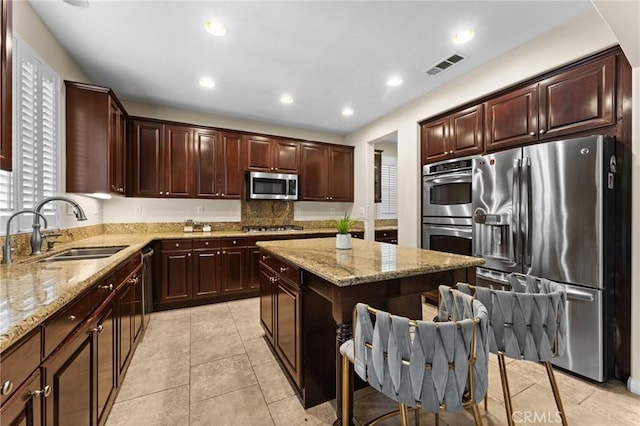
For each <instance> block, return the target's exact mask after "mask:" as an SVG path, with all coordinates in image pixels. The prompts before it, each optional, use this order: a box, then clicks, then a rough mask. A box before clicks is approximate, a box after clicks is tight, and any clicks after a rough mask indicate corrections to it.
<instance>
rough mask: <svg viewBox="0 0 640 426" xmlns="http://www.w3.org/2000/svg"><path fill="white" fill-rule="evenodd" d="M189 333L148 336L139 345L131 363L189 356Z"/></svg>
mask: <svg viewBox="0 0 640 426" xmlns="http://www.w3.org/2000/svg"><path fill="white" fill-rule="evenodd" d="M189 348H190V342H189V333H188V332H187V333H175V334H167V335H161V334H160V333H157V334H155V335H151V336H147V335H146V334H145V336H144V338H143V340H142V342H141V343H140V345H138V347H137V349H136V352H135V354H134V356H133V359H132V361H131V364H134V363H135V364H137V363H139V362H148V361H151V360H158V359H164V358H176V357H180V356H183V357H189Z"/></svg>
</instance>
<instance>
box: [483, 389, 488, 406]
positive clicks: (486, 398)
mask: <svg viewBox="0 0 640 426" xmlns="http://www.w3.org/2000/svg"><path fill="white" fill-rule="evenodd" d="M488 406H489V391H488V390H487V393H486V394H485V395H484V411H487V409H488V408H487V407H488Z"/></svg>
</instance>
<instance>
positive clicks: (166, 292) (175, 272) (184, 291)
mask: <svg viewBox="0 0 640 426" xmlns="http://www.w3.org/2000/svg"><path fill="white" fill-rule="evenodd" d="M161 257H162V286H161V288H162V294H161V295H160V302H172V301H178V300H187V299H190V298H191V250H175V251H162V253H161Z"/></svg>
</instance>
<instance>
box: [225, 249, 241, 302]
mask: <svg viewBox="0 0 640 426" xmlns="http://www.w3.org/2000/svg"><path fill="white" fill-rule="evenodd" d="M243 257H244V255H243V249H242V248H235V247H233V248H222V249H221V250H220V256H219V262H220V263H219V266H220V288H221V291H222V293H223V294H228V293H238V292H243V291H244V290H245V286H244V284H245V283H244V270H243V263H244V262H243Z"/></svg>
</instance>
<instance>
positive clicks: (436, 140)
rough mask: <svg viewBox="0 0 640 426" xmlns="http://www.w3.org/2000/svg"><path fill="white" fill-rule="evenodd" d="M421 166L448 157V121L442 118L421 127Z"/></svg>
mask: <svg viewBox="0 0 640 426" xmlns="http://www.w3.org/2000/svg"><path fill="white" fill-rule="evenodd" d="M421 127H422V128H421V129H420V132H421V135H420V136H421V149H422V164H426V163H428V162H432V161H438V160H443V159H445V158H448V157H449V155H450V154H449V139H448V130H449V119H448V118H446V117H445V118H442V119H440V120H435V121H432V122H429V123H425V124H423V125H422V126H421Z"/></svg>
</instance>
